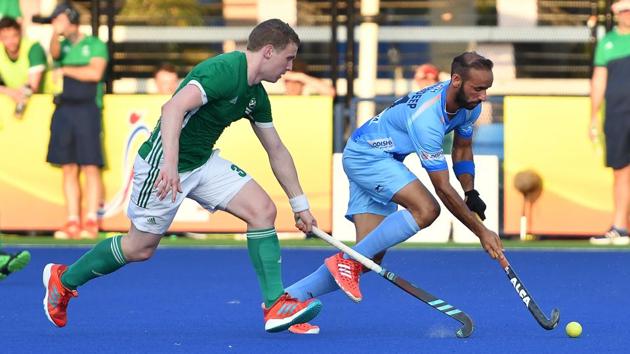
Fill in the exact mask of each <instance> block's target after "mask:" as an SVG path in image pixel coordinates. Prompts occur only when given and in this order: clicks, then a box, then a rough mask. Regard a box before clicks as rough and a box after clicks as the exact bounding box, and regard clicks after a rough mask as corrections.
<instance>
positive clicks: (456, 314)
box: [313, 227, 474, 338]
mask: <svg viewBox="0 0 630 354" xmlns="http://www.w3.org/2000/svg"><path fill="white" fill-rule="evenodd" d="M313 233H314V234H315V236H317V237H319V238H321V239H322V240H324V241H326V242H328V243H329V244H330V245H332V246H333V247H335V248H337V249H339V250H340V251H342V252H343V253H345V254H347V255H349V256H350V257H352V258H354V259H355V260H356V261H358V262H359V263H361V264H363V265H364V266H365V267H366V268H368V269H370V270H371V271H373V272H374V273H376V274H378V275H380V276H382V277H383V278H385V279H387V280H389V282H391V283H392V284H394V285H396V286H397V287H399V288H401V289H402V290H404V291H406V292H407V293H408V294H409V295H411V296H413V297H415V298H417V299H419V300H420V301H422V302H424V303H425V304H427V305H429V306H431V307H433V308H434V309H436V310H438V311H440V312H442V313H443V314H446V315H448V316H450V317H452V318H454V319H456V320H457V321H459V322H460V323H461V324H462V325H463V327H461V328H460V329H458V330H457V332H456V333H455V334H456V335H457V337H459V338H466V337H468V336H470V335H471V334H472V331H473V329H474V327H473V322H472V319H471V318H470V317H469V316H468V315H467V314H466V313H465V312H463V311H461V310H459V309H458V308H456V307H453V306H452V305H450V304H448V303H447V302H446V301H444V300H442V299H440V298H437V297H435V296H434V295H431V294H429V293H428V292H426V291H424V290H422V289H420V288H418V287H417V286H415V285H413V284H412V283H410V282H408V281H407V280H405V279H403V278H401V277H400V276H398V275H396V274H394V273H392V272H390V271H389V270H387V269H385V268H383V267H381V266H380V265H378V264H376V263H375V262H374V261H372V260H371V259H369V258H367V257H365V256H364V255H362V254H360V253H358V252H357V251H355V250H353V249H352V248H350V247H348V246H346V245H345V244H344V243H342V242H341V241H339V240H337V239H335V238H333V237H332V236H330V235H329V234H327V233H325V232H324V231H322V230H320V229H318V228H316V227H313Z"/></svg>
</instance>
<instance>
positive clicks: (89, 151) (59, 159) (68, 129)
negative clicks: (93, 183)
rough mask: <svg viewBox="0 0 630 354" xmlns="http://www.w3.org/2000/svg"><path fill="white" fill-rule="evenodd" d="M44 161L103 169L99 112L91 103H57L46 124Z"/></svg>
mask: <svg viewBox="0 0 630 354" xmlns="http://www.w3.org/2000/svg"><path fill="white" fill-rule="evenodd" d="M46 161H47V162H50V163H52V164H55V165H67V164H78V165H96V166H100V167H102V166H103V149H102V145H101V110H100V109H99V108H98V107H97V106H96V104H94V103H87V104H86V103H82V104H74V103H69V104H60V105H58V106H57V108H56V109H55V113H53V116H52V120H51V122H50V141H49V143H48V155H47V157H46Z"/></svg>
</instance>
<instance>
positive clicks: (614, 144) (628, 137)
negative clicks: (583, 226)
mask: <svg viewBox="0 0 630 354" xmlns="http://www.w3.org/2000/svg"><path fill="white" fill-rule="evenodd" d="M612 10H613V12H614V13H615V17H616V19H617V27H615V28H614V29H613V30H612V31H610V32H608V34H606V36H605V37H604V38H602V40H601V41H599V43H598V44H597V48H596V49H595V59H594V65H595V68H594V69H593V77H592V80H591V123H590V127H589V135H590V138H591V139H592V140H593V142H594V143H596V144H598V143H599V142H598V138H599V133H600V131H599V129H600V126H601V125H600V122H599V112H600V109H601V106H602V103H603V101H604V98H605V99H606V110H605V111H606V112H605V115H606V117H605V121H604V133H605V136H606V166H608V167H611V168H612V169H613V197H614V207H613V223H612V226H611V227H610V229H609V230H608V231H607V232H606V233H605V234H603V235H601V236H597V237H593V238H591V243H594V244H611V243H613V244H616V245H627V244H628V243H630V238H629V237H628V218H629V217H630V124H628V121H629V119H630V101H628V97H630V86H629V85H628V75H629V74H630V0H621V1H617V2H616V3H614V4H613V5H612Z"/></svg>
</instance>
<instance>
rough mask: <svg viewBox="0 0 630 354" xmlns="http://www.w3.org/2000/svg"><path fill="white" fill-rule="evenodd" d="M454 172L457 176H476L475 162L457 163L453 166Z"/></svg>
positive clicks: (464, 161)
mask: <svg viewBox="0 0 630 354" xmlns="http://www.w3.org/2000/svg"><path fill="white" fill-rule="evenodd" d="M453 172H455V176H458V177H459V175H463V174H465V173H467V174H469V175H472V176H473V177H474V176H475V162H474V161H472V160H463V161H457V162H455V163H454V164H453Z"/></svg>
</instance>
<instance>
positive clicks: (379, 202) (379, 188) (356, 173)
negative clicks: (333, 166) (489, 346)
mask: <svg viewBox="0 0 630 354" xmlns="http://www.w3.org/2000/svg"><path fill="white" fill-rule="evenodd" d="M343 170H344V171H345V173H346V176H348V180H349V182H350V198H349V201H348V211H347V212H346V218H347V219H348V220H350V221H352V216H353V215H355V214H364V213H369V214H377V215H383V216H387V215H389V214H391V213H394V212H396V210H398V204H396V203H394V202H392V198H393V196H394V194H396V193H397V192H398V191H399V190H401V189H402V188H403V187H404V186H406V185H408V184H409V183H410V182H412V181H413V180H415V179H417V177H416V175H414V174H413V173H412V172H411V171H409V169H408V168H407V166H405V165H404V164H403V163H402V162H400V161H398V160H396V159H394V158H393V156H392V155H391V154H389V153H387V152H385V151H382V150H378V149H375V148H373V147H371V146H368V145H362V144H360V143H357V142H354V141H352V140H348V144H347V145H346V148H345V149H344V150H343Z"/></svg>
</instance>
